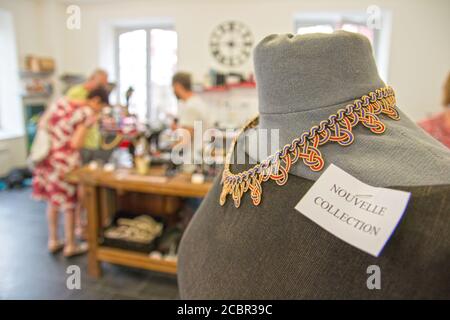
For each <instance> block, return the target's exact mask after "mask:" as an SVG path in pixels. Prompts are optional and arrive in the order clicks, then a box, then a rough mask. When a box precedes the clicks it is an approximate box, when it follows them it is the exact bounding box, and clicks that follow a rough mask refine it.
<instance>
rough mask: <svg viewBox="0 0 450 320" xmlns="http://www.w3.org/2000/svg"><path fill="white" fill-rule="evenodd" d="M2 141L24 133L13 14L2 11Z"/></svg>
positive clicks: (0, 114) (0, 52)
mask: <svg viewBox="0 0 450 320" xmlns="http://www.w3.org/2000/svg"><path fill="white" fill-rule="evenodd" d="M0 70H1V72H0V139H1V138H9V137H17V136H21V135H23V133H24V125H23V113H22V103H21V101H20V85H19V68H18V63H17V49H16V39H15V33H14V23H13V17H12V15H11V13H9V12H7V11H4V10H0Z"/></svg>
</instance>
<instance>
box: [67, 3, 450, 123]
mask: <svg viewBox="0 0 450 320" xmlns="http://www.w3.org/2000/svg"><path fill="white" fill-rule="evenodd" d="M372 4H374V2H373V1H372V0H343V1H339V2H337V1H331V0H314V1H312V0H309V1H293V0H259V1H257V0H247V1H236V0H231V1H230V0H227V1H224V0H222V1H206V0H184V1H174V0H172V1H171V0H165V1H161V0H154V1H138V0H131V1H80V2H79V5H80V7H81V12H82V20H81V21H82V25H81V30H71V31H69V30H66V32H65V42H64V48H65V55H64V58H65V68H66V69H65V70H67V71H77V72H80V71H81V72H84V73H89V72H90V71H91V70H92V69H94V68H95V67H96V66H97V64H98V60H97V57H98V56H99V48H98V46H97V42H98V40H99V26H100V25H101V23H102V22H104V21H113V20H115V19H119V20H124V19H128V20H133V19H144V20H145V19H148V18H150V19H151V18H154V19H161V18H170V19H172V20H173V21H174V22H175V28H176V30H177V32H178V36H179V68H180V69H184V70H189V71H192V72H194V74H195V76H196V77H197V78H199V79H202V77H203V75H204V74H205V73H206V71H207V70H208V68H209V67H220V66H218V65H217V64H216V63H215V61H214V60H213V58H212V57H211V55H210V54H209V51H208V40H209V36H210V33H211V31H212V29H213V28H214V27H215V26H216V25H217V24H218V23H220V22H222V21H225V20H228V19H236V20H240V21H242V22H244V23H246V24H247V25H248V26H249V27H250V28H251V30H252V32H253V34H254V36H255V40H256V41H259V40H260V39H261V38H263V37H264V36H266V35H268V34H270V33H287V32H292V31H293V28H294V21H293V18H294V15H295V14H297V13H301V12H306V11H327V12H329V11H334V10H336V11H352V10H359V11H363V12H365V11H366V9H367V7H368V6H369V5H372ZM376 4H377V5H378V6H380V7H381V9H382V10H386V9H387V10H390V11H391V12H392V16H393V18H392V19H393V20H392V36H391V46H390V63H389V65H390V69H389V73H388V74H389V84H390V85H392V86H393V87H394V88H395V89H396V92H397V96H398V102H399V106H400V107H401V108H402V109H403V110H404V111H405V112H407V113H408V114H409V115H410V116H411V117H412V118H413V119H415V120H417V119H420V118H422V117H424V116H425V115H427V114H429V113H432V112H436V111H438V110H439V108H440V94H441V85H442V82H443V80H444V79H445V75H446V73H447V72H448V71H449V70H450V58H449V57H450V42H449V41H448V30H450V19H448V13H449V12H450V1H448V0H433V1H426V0H415V1H411V0H397V1H392V0H390V1H387V0H378V1H376ZM251 68H252V63H251V61H250V62H249V63H247V64H246V65H244V67H243V68H242V69H243V70H251Z"/></svg>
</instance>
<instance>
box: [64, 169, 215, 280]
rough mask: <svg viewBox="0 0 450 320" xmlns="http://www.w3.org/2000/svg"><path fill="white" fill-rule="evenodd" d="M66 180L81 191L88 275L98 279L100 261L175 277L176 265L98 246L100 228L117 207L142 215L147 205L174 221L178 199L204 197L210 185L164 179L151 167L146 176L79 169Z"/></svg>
mask: <svg viewBox="0 0 450 320" xmlns="http://www.w3.org/2000/svg"><path fill="white" fill-rule="evenodd" d="M66 179H67V181H69V182H72V183H75V184H80V185H82V186H83V188H84V194H85V198H84V205H85V208H86V209H87V227H88V243H89V252H88V273H89V275H91V276H93V277H100V276H101V262H109V263H114V264H120V265H125V266H131V267H137V268H143V269H148V270H153V271H159V272H164V273H170V274H176V271H177V264H176V262H173V261H165V260H157V259H152V258H150V257H149V256H148V255H146V254H143V253H139V252H133V251H127V250H122V249H116V248H111V247H105V246H102V245H101V244H100V243H99V239H100V235H101V232H102V226H104V225H105V224H106V223H107V221H108V219H109V217H110V216H111V213H113V212H115V211H116V210H117V206H118V204H119V205H121V206H122V207H123V206H125V207H126V208H127V209H129V210H133V211H136V212H137V213H139V212H144V211H145V210H148V209H149V206H151V208H152V211H153V212H154V213H155V214H156V215H166V217H168V218H169V219H170V218H172V219H174V218H175V216H176V211H177V210H178V209H179V204H180V198H184V197H204V196H205V195H206V194H207V193H208V191H209V189H210V187H211V183H210V182H205V183H202V184H193V183H191V181H190V175H187V174H177V175H175V176H173V177H166V176H164V170H163V169H162V168H152V169H151V170H150V172H149V174H147V175H145V176H142V175H138V174H136V173H134V171H133V170H116V171H113V172H107V171H104V170H103V169H95V170H92V169H90V168H89V167H83V168H80V169H78V170H75V171H73V172H71V173H70V174H69V175H68V176H67V177H66ZM118 199H119V200H120V201H118ZM131 207H132V208H131Z"/></svg>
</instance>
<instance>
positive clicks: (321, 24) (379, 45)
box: [295, 12, 390, 81]
mask: <svg viewBox="0 0 450 320" xmlns="http://www.w3.org/2000/svg"><path fill="white" fill-rule="evenodd" d="M380 19H381V26H382V27H381V28H379V29H377V28H371V27H369V26H368V24H367V20H368V15H367V14H366V13H365V12H363V13H302V14H298V15H297V16H296V18H295V31H296V33H297V34H307V33H314V32H320V33H332V32H333V31H335V30H345V31H350V32H356V33H361V34H363V35H364V36H366V37H367V38H368V39H369V40H370V42H371V43H372V47H373V50H374V56H375V60H376V61H377V65H378V69H379V72H380V76H381V78H382V79H383V80H385V81H387V73H388V72H387V71H388V70H387V69H388V56H389V35H390V14H389V13H387V12H382V13H381V15H380Z"/></svg>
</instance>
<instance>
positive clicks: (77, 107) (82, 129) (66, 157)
mask: <svg viewBox="0 0 450 320" xmlns="http://www.w3.org/2000/svg"><path fill="white" fill-rule="evenodd" d="M107 103H108V92H107V91H106V90H105V89H103V88H101V87H99V88H97V89H93V90H92V91H91V92H90V93H89V94H88V96H87V98H86V100H85V102H84V103H80V102H78V101H75V100H69V99H67V98H66V97H64V98H61V99H59V100H58V101H57V102H56V103H55V105H53V106H51V107H50V108H49V109H48V110H47V111H46V112H45V114H44V115H43V117H42V118H41V121H40V123H39V126H40V127H41V128H42V129H44V130H46V131H47V132H48V133H49V136H50V139H51V140H50V143H51V148H50V152H49V154H48V155H47V157H46V158H45V159H44V160H42V161H41V162H40V163H38V164H37V165H36V167H35V169H34V172H33V197H34V198H35V199H38V200H44V201H46V202H47V203H48V207H47V219H48V250H49V251H50V252H52V253H55V252H57V251H59V250H60V249H62V248H64V251H63V252H64V256H66V257H71V256H74V255H78V254H82V253H84V252H86V250H87V245H86V243H81V244H77V242H76V240H75V236H74V231H75V230H74V229H75V208H76V205H77V188H76V185H73V184H70V183H68V182H66V181H65V176H66V174H67V173H69V172H70V171H72V170H74V169H76V168H77V167H79V166H80V164H81V159H80V152H79V149H80V148H81V147H82V146H83V143H84V139H85V136H86V133H87V131H88V129H89V128H90V127H91V126H92V125H93V124H94V123H96V122H97V115H98V113H99V112H100V110H101V109H102V107H103V106H104V105H106V104H107ZM60 211H62V212H64V237H65V241H61V240H59V238H58V217H59V212H60Z"/></svg>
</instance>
